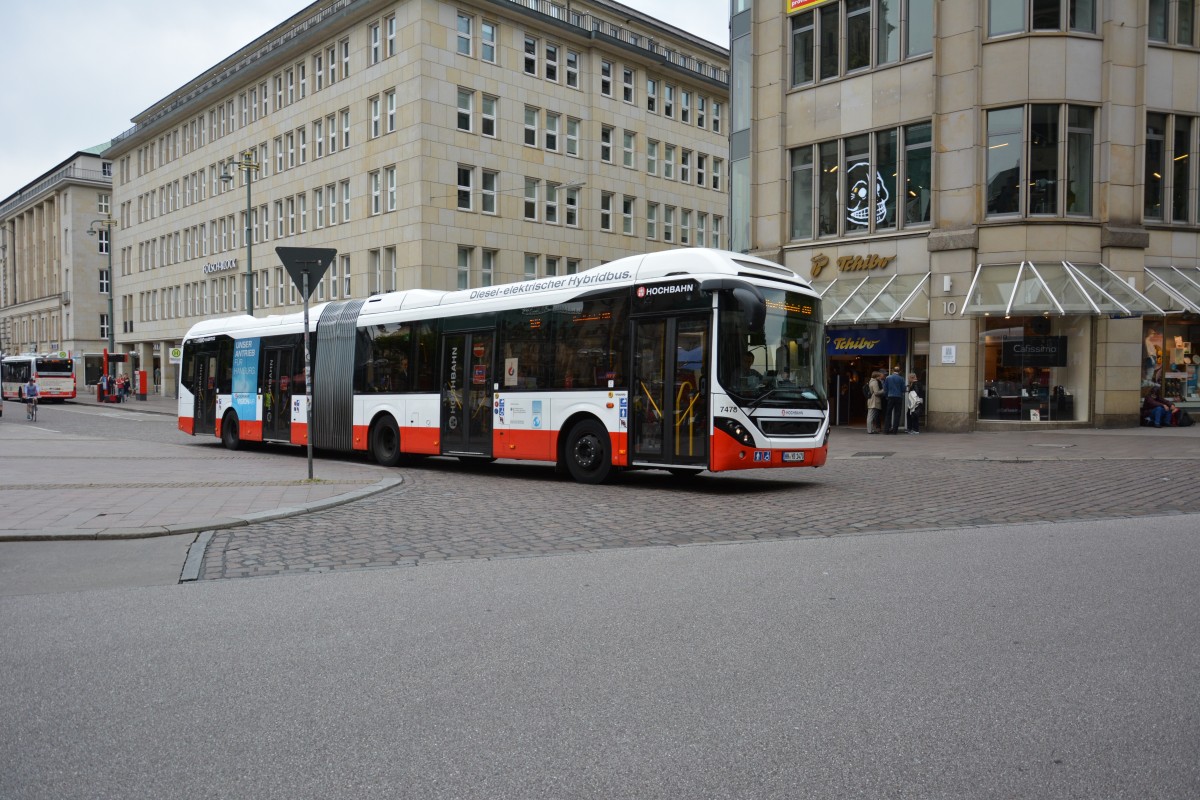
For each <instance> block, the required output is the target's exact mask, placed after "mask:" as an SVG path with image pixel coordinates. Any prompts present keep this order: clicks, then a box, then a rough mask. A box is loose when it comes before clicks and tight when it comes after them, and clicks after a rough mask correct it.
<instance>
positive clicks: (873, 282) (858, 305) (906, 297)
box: [815, 272, 929, 325]
mask: <svg viewBox="0 0 1200 800" xmlns="http://www.w3.org/2000/svg"><path fill="white" fill-rule="evenodd" d="M815 288H816V290H817V292H818V293H819V294H820V295H821V308H822V311H823V313H824V316H825V324H826V325H834V324H838V325H850V324H854V323H859V324H861V323H879V322H929V273H928V272H926V273H924V274H911V275H870V276H867V277H866V278H859V277H854V278H838V279H836V280H834V281H833V282H832V283H830V284H829V285H828V286H825V287H824V288H822V287H819V286H818V287H815Z"/></svg>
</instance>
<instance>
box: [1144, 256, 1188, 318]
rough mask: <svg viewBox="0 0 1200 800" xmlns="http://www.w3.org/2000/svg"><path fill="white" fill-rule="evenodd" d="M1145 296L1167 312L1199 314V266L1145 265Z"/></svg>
mask: <svg viewBox="0 0 1200 800" xmlns="http://www.w3.org/2000/svg"><path fill="white" fill-rule="evenodd" d="M1146 296H1147V297H1150V298H1152V299H1153V300H1154V302H1155V303H1157V304H1158V305H1159V306H1160V307H1161V308H1162V309H1163V311H1165V312H1166V313H1168V314H1181V313H1183V312H1185V311H1190V312H1191V313H1193V314H1200V267H1146Z"/></svg>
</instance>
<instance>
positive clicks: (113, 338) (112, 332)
mask: <svg viewBox="0 0 1200 800" xmlns="http://www.w3.org/2000/svg"><path fill="white" fill-rule="evenodd" d="M107 227H108V352H109V353H115V352H117V318H116V317H115V316H114V315H113V268H112V251H113V235H112V231H113V226H112V225H111V224H110V225H108V226H107ZM109 369H110V370H112V371H113V372H114V373H115V372H116V365H115V364H113V362H112V361H109ZM130 369H132V367H130ZM108 378H109V385H111V382H112V375H109V376H108Z"/></svg>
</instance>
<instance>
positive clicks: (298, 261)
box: [275, 247, 337, 300]
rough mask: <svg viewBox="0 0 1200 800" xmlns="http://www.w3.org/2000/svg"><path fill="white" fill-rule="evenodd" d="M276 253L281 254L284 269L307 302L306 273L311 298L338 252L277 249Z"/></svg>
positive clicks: (288, 248)
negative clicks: (306, 274)
mask: <svg viewBox="0 0 1200 800" xmlns="http://www.w3.org/2000/svg"><path fill="white" fill-rule="evenodd" d="M275 252H276V253H278V254H279V260H280V261H282V262H283V268H284V269H286V270H287V271H288V275H291V276H292V283H294V284H296V291H298V292H300V294H301V296H302V299H305V300H307V299H308V298H307V297H303V295H304V273H306V272H307V273H308V294H309V295H310V296H311V295H312V293H313V289H316V288H317V284H318V283H320V281H321V278H323V277H324V276H325V271H326V270H327V269H329V265H330V264H332V263H333V259H335V258H337V250H335V249H333V248H332V247H276V248H275Z"/></svg>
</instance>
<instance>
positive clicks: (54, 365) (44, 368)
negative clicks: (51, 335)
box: [37, 358, 74, 377]
mask: <svg viewBox="0 0 1200 800" xmlns="http://www.w3.org/2000/svg"><path fill="white" fill-rule="evenodd" d="M37 373H38V375H64V376H66V377H70V376H71V375H72V374H74V371H73V369H72V367H71V361H70V359H65V358H39V359H38V361H37Z"/></svg>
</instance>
